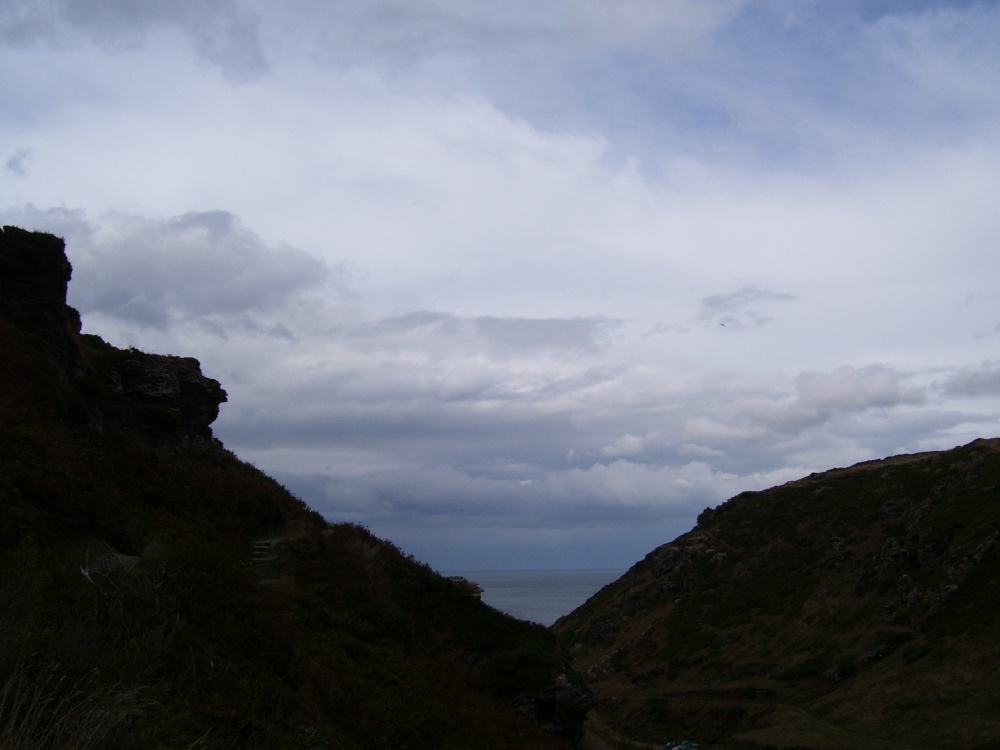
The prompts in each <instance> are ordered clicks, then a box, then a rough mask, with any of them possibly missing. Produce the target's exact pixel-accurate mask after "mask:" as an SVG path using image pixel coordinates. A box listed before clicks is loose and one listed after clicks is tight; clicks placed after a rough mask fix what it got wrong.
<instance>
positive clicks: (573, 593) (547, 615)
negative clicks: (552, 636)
mask: <svg viewBox="0 0 1000 750" xmlns="http://www.w3.org/2000/svg"><path fill="white" fill-rule="evenodd" d="M625 570H626V569H625V568H601V569H586V568H585V569H578V570H448V571H443V572H442V575H448V576H462V577H463V578H466V579H468V580H469V581H471V582H473V583H476V584H478V585H479V586H480V587H481V588H482V589H483V594H482V600H483V602H485V603H486V604H488V605H490V606H491V607H493V608H494V609H497V610H499V611H501V612H504V613H505V614H508V615H511V616H513V617H517V618H519V619H521V620H528V621H529V622H537V623H539V624H541V625H545V626H546V627H548V626H550V625H552V624H553V623H555V621H556V620H558V619H559V618H560V617H562V616H563V615H568V614H569V613H570V612H572V611H573V610H574V609H576V608H577V607H579V606H580V605H581V604H583V603H584V602H586V601H587V599H589V598H590V597H592V596H593V595H594V594H596V593H597V592H598V591H600V590H601V589H602V588H603V587H604V586H606V585H607V584H609V583H611V582H612V581H615V580H617V579H618V578H620V577H621V576H622V575H623V574H624V573H625Z"/></svg>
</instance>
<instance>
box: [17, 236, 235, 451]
mask: <svg viewBox="0 0 1000 750" xmlns="http://www.w3.org/2000/svg"><path fill="white" fill-rule="evenodd" d="M72 271H73V269H72V266H71V265H70V262H69V260H68V259H67V257H66V253H65V243H64V242H63V241H62V240H61V239H59V238H57V237H53V236H52V235H49V234H44V233H41V232H28V231H25V230H23V229H20V228H18V227H11V226H5V227H3V228H2V231H0V319H2V320H6V321H8V322H10V323H11V324H13V325H14V326H15V327H16V328H18V329H20V330H21V331H24V332H27V333H29V334H30V335H31V337H32V340H33V342H34V344H35V345H36V346H37V347H38V348H39V350H41V351H44V352H45V353H46V354H47V355H48V356H49V357H51V358H52V360H53V365H54V367H55V369H56V371H58V372H61V373H63V374H65V375H66V376H68V377H70V378H72V379H73V381H74V384H75V385H76V386H78V387H79V388H82V391H83V393H84V396H85V398H84V402H83V403H80V404H78V406H80V407H81V411H80V413H79V414H78V415H77V416H78V417H79V418H81V419H91V420H94V421H97V420H98V416H99V419H100V420H105V419H112V420H114V421H115V422H117V423H119V424H121V425H128V426H131V427H133V428H136V429H142V430H144V431H145V432H146V433H147V434H149V435H155V436H158V437H160V438H163V439H169V440H173V441H175V442H177V441H180V442H183V441H185V440H189V439H192V438H199V437H200V438H209V437H211V434H212V432H211V427H210V425H211V424H212V422H214V421H215V420H216V419H217V418H218V416H219V406H220V405H221V404H222V403H224V402H225V401H226V392H225V391H224V390H223V389H222V386H221V385H220V384H219V382H218V381H216V380H213V379H211V378H208V377H205V376H204V375H203V374H202V372H201V364H200V363H199V362H198V360H197V359H194V358H192V357H174V356H168V355H162V354H147V353H145V352H142V351H139V350H137V349H127V350H125V351H121V350H118V349H116V348H115V347H112V346H110V345H108V344H106V343H105V342H104V341H102V340H101V339H100V338H98V337H97V336H81V335H80V330H81V323H80V315H79V313H78V312H77V311H76V310H75V309H73V308H72V307H70V306H68V305H67V304H66V292H67V289H68V285H69V281H70V278H71V276H72ZM84 412H90V413H89V414H85V413H84ZM98 412H99V415H98Z"/></svg>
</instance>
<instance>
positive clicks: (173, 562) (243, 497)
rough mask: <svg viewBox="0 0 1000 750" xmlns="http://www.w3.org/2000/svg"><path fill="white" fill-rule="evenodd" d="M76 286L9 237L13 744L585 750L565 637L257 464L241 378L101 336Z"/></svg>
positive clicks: (4, 690) (0, 668)
mask: <svg viewBox="0 0 1000 750" xmlns="http://www.w3.org/2000/svg"><path fill="white" fill-rule="evenodd" d="M70 275H71V267H70V264H69V262H68V260H67V258H66V255H65V253H64V247H63V243H62V241H61V240H59V239H57V238H55V237H52V236H50V235H46V234H39V233H32V232H26V231H24V230H21V229H17V228H14V227H4V228H3V231H2V233H0V352H2V367H0V373H2V374H0V378H2V379H0V602H2V606H0V748H2V749H3V750H17V749H22V748H23V749H24V750H28V749H29V748H30V749H31V750H47V749H51V750H56V749H57V748H58V749H60V750H63V749H70V750H80V749H83V748H88V749H90V748H93V749H94V750H98V749H108V750H130V749H132V748H135V750H139V749H141V750H151V749H153V748H164V749H166V748H213V749H215V748H261V749H263V748H267V749H268V750H282V749H285V748H287V749H288V750H292V749H293V748H294V749H295V750H320V749H322V748H327V749H329V750H348V749H349V748H386V749H388V748H392V749H393V750H397V749H399V748H411V749H415V748H456V749H457V748H539V749H541V748H559V747H566V746H567V744H566V740H565V739H564V738H566V737H571V736H572V735H573V734H574V733H575V731H576V729H577V727H578V725H579V723H580V721H581V720H582V717H583V714H582V706H583V702H582V700H583V692H582V691H581V690H580V689H579V687H574V686H573V682H574V678H573V676H572V675H571V674H570V675H566V674H565V671H566V670H565V667H564V664H563V662H562V660H561V658H560V655H559V652H558V650H557V644H556V640H555V636H554V635H553V634H552V632H551V631H548V630H546V629H544V628H542V627H540V626H536V625H530V624H528V623H524V622H520V621H518V620H515V619H513V618H510V617H506V616H504V615H501V614H500V613H498V612H496V611H495V610H492V609H490V608H489V607H487V606H485V605H484V604H482V603H481V602H480V601H479V600H478V599H477V598H476V597H475V596H472V595H470V594H469V592H468V589H463V588H462V587H460V586H457V585H456V584H454V583H453V582H451V581H448V580H446V579H444V578H442V577H441V576H439V575H437V574H436V573H434V572H433V571H431V570H430V569H429V568H427V567H426V566H424V565H422V564H420V563H418V562H416V561H414V560H413V559H411V558H410V557H408V556H407V555H405V554H404V553H403V552H401V551H400V550H398V549H396V548H395V547H394V546H393V545H392V544H390V543H388V542H386V541H383V540H381V539H378V538H376V537H375V536H373V535H372V534H371V533H369V532H368V531H367V530H365V529H363V528H360V527H357V526H351V525H330V524H328V523H326V522H324V520H323V519H322V518H321V517H320V516H319V515H318V514H316V513H314V512H313V511H311V510H310V509H309V508H308V507H306V506H305V504H303V503H302V502H301V501H300V500H299V499H297V498H295V497H293V496H292V495H291V494H290V493H289V492H287V491H286V490H285V489H284V488H283V487H282V486H280V485H279V484H278V483H276V482H275V481H274V480H272V479H271V478H269V477H268V476H266V475H264V474H263V473H261V472H260V471H258V470H257V469H255V468H254V467H253V466H251V465H249V464H247V463H245V462H243V461H240V460H239V459H238V458H237V457H236V456H234V455H233V454H232V453H230V452H229V451H227V450H226V449H225V448H224V447H223V446H222V445H221V444H220V443H219V442H218V441H217V440H216V439H215V438H214V437H213V436H212V431H211V424H212V422H213V420H214V419H215V418H216V417H217V415H218V410H219V405H220V404H221V403H222V402H224V401H225V400H226V393H225V391H224V390H223V389H222V387H221V386H220V384H219V383H218V382H216V381H214V380H212V379H211V378H208V377H206V376H205V375H203V374H202V372H201V367H200V365H199V363H198V362H197V360H194V359H191V358H183V357H174V356H163V355H155V354H147V353H144V352H141V351H137V350H132V349H129V350H120V349H117V348H115V347H113V346H111V345H109V344H107V343H105V342H104V341H103V340H101V339H100V338H98V337H96V336H92V335H85V334H81V333H80V317H79V315H78V314H77V313H76V311H74V310H72V309H71V308H69V307H67V306H66V303H65V300H66V288H67V284H68V282H69V280H70ZM542 727H546V728H547V729H543V728H542Z"/></svg>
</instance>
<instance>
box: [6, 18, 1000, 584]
mask: <svg viewBox="0 0 1000 750" xmlns="http://www.w3.org/2000/svg"><path fill="white" fill-rule="evenodd" d="M998 38H1000V7H998V4H997V3H996V2H986V1H982V2H972V1H959V0H954V1H953V2H946V1H945V0H922V1H917V0H898V1H894V0H817V1H816V2H793V1H792V0H621V1H620V2H614V3H609V2H606V1H605V0H573V1H572V2H569V1H563V0H551V1H550V2H543V3H538V2H522V1H521V0H511V1H510V2H506V3H499V4H498V3H471V4H470V3H468V2H466V1H465V0H462V1H461V2H460V1H459V0H434V1H432V0H427V1H426V2H413V1H412V0H408V1H407V2H394V1H391V0H364V2H353V1H351V0H348V1H347V2H339V3H325V2H321V0H289V1H288V2H285V3H280V4H275V3H265V2H262V1H258V0H209V1H208V2H202V3H197V4H191V3H174V2H167V1H166V0H153V1H151V0H142V1H141V2H140V0H122V1H120V2H108V1H107V0H8V2H5V3H4V4H3V5H2V7H0V100H2V101H3V102H4V105H3V106H2V107H0V221H2V222H3V223H8V224H16V225H20V226H24V227H26V228H29V229H41V230H46V231H51V232H54V233H56V234H59V235H60V236H63V237H65V238H66V240H67V243H68V253H69V256H70V259H71V261H72V263H73V266H74V280H73V283H72V285H71V290H70V302H71V304H73V305H75V306H76V307H78V308H79V309H80V311H81V313H82V315H83V321H84V328H85V330H86V331H88V332H92V333H98V334H100V335H101V336H103V337H105V338H106V339H107V340H109V341H111V342H112V343H115V344H117V345H135V346H138V347H140V348H143V349H146V350H150V351H160V352H169V353H177V354H185V355H191V356H196V357H198V358H199V359H200V360H201V362H202V366H203V370H204V371H205V373H206V374H207V375H209V376H211V377H215V378H217V379H218V380H220V381H222V383H223V385H224V386H225V388H226V389H227V391H228V392H229V394H230V401H229V403H228V404H226V405H225V406H224V407H223V411H222V414H221V416H220V418H219V421H218V422H217V424H216V433H217V434H218V435H219V436H220V437H221V438H222V439H223V441H224V442H225V443H226V445H227V446H228V447H229V448H231V449H232V450H234V451H235V452H236V453H238V454H239V455H240V456H242V457H243V458H245V459H248V460H250V461H252V462H254V463H255V464H256V465H258V466H259V467H261V468H263V469H265V470H266V471H268V472H269V473H271V474H273V475H275V476H276V477H277V478H279V479H280V480H281V481H282V482H284V483H285V484H286V485H287V486H288V487H289V488H290V489H292V490H293V491H295V492H296V493H297V494H299V495H300V496H301V497H303V499H305V500H306V501H307V502H308V503H309V504H310V505H312V506H313V507H314V508H316V509H318V510H319V511H321V512H322V513H323V514H324V515H325V516H326V517H327V518H329V519H331V520H336V521H340V520H347V521H355V522H359V523H362V524H365V525H367V526H369V527H370V528H372V529H373V530H374V531H375V532H377V533H379V534H381V535H383V536H386V537H388V538H390V539H392V540H393V541H395V542H396V543H397V544H399V545H400V546H401V547H402V548H403V549H405V550H406V551H408V552H411V553H413V554H415V555H416V556H417V557H418V558H420V559H422V560H425V561H426V562H428V563H430V564H431V565H432V566H434V567H436V568H438V569H454V568H465V569H474V568H481V569H487V568H512V567H520V568H531V567H624V566H627V565H629V564H631V563H632V562H634V561H635V560H637V559H639V558H641V557H642V556H643V555H644V554H645V553H646V552H647V551H649V550H650V549H651V548H652V547H653V546H655V545H657V544H660V543H663V542H666V541H669V540H670V539H672V538H673V537H675V536H676V535H678V534H680V533H682V532H684V531H686V530H687V529H689V528H690V527H691V525H692V524H693V523H694V518H695V516H696V515H697V513H698V512H700V511H701V510H702V509H703V508H705V507H707V506H714V505H716V504H718V503H719V502H721V501H722V500H724V499H726V498H728V497H730V496H732V495H733V494H736V493H738V492H740V491H742V490H745V489H762V488H765V487H769V486H772V485H775V484H778V483H781V482H784V481H788V480H791V479H795V478H798V477H800V476H803V475H805V474H808V473H810V472H812V471H820V470H825V469H828V468H832V467H835V466H844V465H849V464H852V463H854V462H857V461H861V460H866V459H871V458H878V457H883V456H886V455H890V454H893V453H898V452H911V451H920V450H930V449H941V448H949V447H952V446H954V445H957V444H961V443H965V442H968V441H969V440H972V439H974V438H976V437H992V436H996V435H997V434H998V432H1000V430H998V419H1000V355H998V354H997V352H998V344H1000V274H998V273H997V266H998V260H997V258H998V255H1000V211H998V210H997V206H998V205H1000V73H998V71H1000V45H998V44H997V42H996V40H997V39H998Z"/></svg>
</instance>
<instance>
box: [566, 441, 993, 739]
mask: <svg viewBox="0 0 1000 750" xmlns="http://www.w3.org/2000/svg"><path fill="white" fill-rule="evenodd" d="M998 488H1000V441H997V440H977V441H975V442H974V443H971V444H970V445H967V446H964V447H961V448H956V449H954V450H951V451H946V452H940V453H927V454H918V455H913V456H899V457H894V458H889V459H886V460H882V461H873V462H868V463H865V464H859V465H857V466H854V467H852V468H849V469H839V470H834V471H830V472H826V473H824V474H816V475H812V476H810V477H806V478H805V479H802V480H800V481H796V482H791V483H789V484H786V485H784V486H781V487H777V488H774V489H772V490H769V491H766V492H757V493H744V494H742V495H739V496H737V497H734V498H733V499H731V500H730V501H728V502H727V503H725V504H723V505H722V506H720V507H718V508H715V509H709V510H706V511H705V512H704V513H703V514H702V515H701V516H700V517H699V519H698V525H697V527H696V528H695V529H694V530H692V531H691V532H690V533H688V534H685V535H683V536H681V537H679V538H678V539H677V540H675V541H674V542H672V543H670V544H666V545H664V546H662V547H660V548H658V549H656V550H654V551H653V552H651V553H650V554H649V555H648V556H647V557H646V558H645V559H644V560H642V561H641V562H640V563H638V564H637V565H636V566H635V567H634V568H633V569H632V570H630V571H629V572H628V573H627V574H626V575H625V576H624V577H623V578H622V579H621V580H619V581H618V582H616V583H615V584H613V585H611V586H609V587H607V588H606V589H604V590H603V591H602V592H600V594H599V595H597V596H595V597H594V598H592V599H591V600H590V601H589V602H588V603H587V604H586V605H585V606H583V607H581V608H580V609H579V610H577V611H576V612H574V613H572V614H571V615H569V616H568V617H565V618H563V619H562V620H561V621H560V622H559V623H557V624H556V630H557V631H558V632H559V634H560V637H561V638H562V639H563V641H564V643H565V644H566V645H567V646H568V647H569V648H571V649H572V651H573V653H574V654H576V659H575V662H574V666H575V667H576V668H577V669H578V670H579V671H581V673H583V674H585V675H586V676H587V677H588V679H589V682H590V684H591V687H592V688H593V690H594V692H595V694H596V696H597V698H598V700H599V706H598V709H597V712H598V713H599V715H600V717H601V718H602V720H603V721H604V722H605V723H606V724H607V725H609V726H611V727H612V728H614V729H616V730H618V731H620V732H621V733H622V734H624V735H626V736H628V737H630V738H632V739H637V740H647V741H648V740H654V739H662V738H671V737H673V738H675V739H677V738H679V737H678V735H680V736H682V737H687V738H689V739H697V740H701V741H702V742H704V743H705V744H706V745H707V746H709V747H713V748H716V747H731V748H769V747H774V748H793V747H805V748H865V747H870V748H889V747H915V748H916V747H929V748H975V747H979V748H987V747H998V746H1000V745H998V741H1000V716H998V714H997V713H996V711H995V706H996V705H998V704H1000V677H998V676H997V674H996V671H995V670H994V668H993V665H994V664H995V663H996V661H997V659H998V657H1000V639H998V637H997V636H998V634H1000V610H998V609H997V608H996V606H995V603H996V601H997V596H998V595H1000V557H998V555H997V553H996V549H995V547H996V542H997V541H998V540H1000V490H998Z"/></svg>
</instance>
